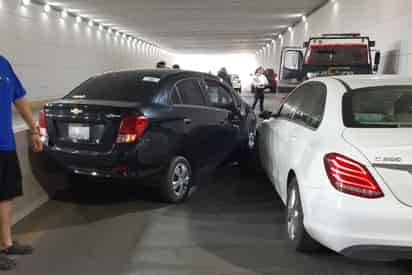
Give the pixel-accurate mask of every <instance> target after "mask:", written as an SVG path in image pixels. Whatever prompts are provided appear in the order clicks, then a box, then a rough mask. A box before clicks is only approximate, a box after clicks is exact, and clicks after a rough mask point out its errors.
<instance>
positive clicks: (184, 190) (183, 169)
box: [160, 156, 192, 203]
mask: <svg viewBox="0 0 412 275" xmlns="http://www.w3.org/2000/svg"><path fill="white" fill-rule="evenodd" d="M161 181H162V182H161V185H160V195H161V199H162V201H164V202H167V203H181V202H183V201H184V200H185V199H186V198H187V196H188V194H189V190H190V187H191V183H192V169H191V166H190V163H189V161H188V160H187V159H186V158H184V157H181V156H179V157H175V158H174V159H172V161H171V162H170V165H169V168H168V170H167V173H166V175H164V176H163V177H162V180H161Z"/></svg>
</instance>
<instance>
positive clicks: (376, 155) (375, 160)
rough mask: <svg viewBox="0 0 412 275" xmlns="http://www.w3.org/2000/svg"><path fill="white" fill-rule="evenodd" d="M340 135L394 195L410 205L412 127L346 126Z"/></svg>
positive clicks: (411, 201) (411, 196)
mask: <svg viewBox="0 0 412 275" xmlns="http://www.w3.org/2000/svg"><path fill="white" fill-rule="evenodd" d="M343 138H344V139H345V140H346V141H347V142H349V143H350V144H351V145H352V146H354V147H355V148H357V149H358V150H359V151H361V153H362V154H364V155H365V156H366V158H367V159H368V160H369V162H370V163H371V165H372V166H373V167H374V168H375V169H376V171H377V172H378V173H379V174H380V175H381V177H382V178H383V180H384V182H385V184H386V185H387V186H388V187H389V189H391V191H392V192H393V194H394V195H395V196H396V198H397V199H398V200H399V201H401V202H402V203H404V204H406V205H408V206H411V207H412V128H379V129H377V128H370V129H359V128H348V129H345V130H344V132H343Z"/></svg>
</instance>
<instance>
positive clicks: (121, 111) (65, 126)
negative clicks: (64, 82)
mask: <svg viewBox="0 0 412 275" xmlns="http://www.w3.org/2000/svg"><path fill="white" fill-rule="evenodd" d="M139 107H140V104H138V103H134V102H133V103H130V102H123V101H103V100H61V101H56V102H53V103H49V104H48V105H47V106H46V107H45V116H46V122H47V130H48V134H49V145H50V146H56V147H58V148H65V149H73V150H87V151H96V152H104V151H109V150H110V149H111V148H113V146H114V144H115V141H116V136H117V132H118V129H119V126H120V122H121V119H122V118H123V117H125V116H128V115H136V114H139Z"/></svg>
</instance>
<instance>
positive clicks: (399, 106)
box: [343, 86, 412, 128]
mask: <svg viewBox="0 0 412 275" xmlns="http://www.w3.org/2000/svg"><path fill="white" fill-rule="evenodd" d="M343 118H344V124H345V126H346V127H355V128H383V127H388V128H400V127H408V128H410V127H412V86H388V87H374V88H364V89H359V90H354V91H351V92H348V93H346V94H345V96H344V98H343Z"/></svg>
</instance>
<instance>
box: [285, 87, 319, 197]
mask: <svg viewBox="0 0 412 275" xmlns="http://www.w3.org/2000/svg"><path fill="white" fill-rule="evenodd" d="M302 90H303V93H302V96H303V98H302V100H301V101H300V104H299V106H298V107H297V109H296V111H295V114H294V117H293V121H294V123H295V125H296V127H295V128H294V130H293V133H292V138H291V143H292V144H291V151H290V160H289V165H290V167H291V168H294V169H295V172H296V173H299V175H298V176H300V177H303V178H301V179H300V183H301V184H303V183H304V182H305V181H304V176H305V175H306V168H308V167H309V166H308V165H305V163H310V162H312V159H311V157H312V156H313V153H314V152H316V151H317V149H318V147H319V146H320V143H319V139H318V138H317V129H318V127H319V126H320V124H321V122H322V119H323V113H324V109H325V103H326V86H325V85H324V84H322V83H320V82H309V83H307V84H305V85H304V86H302ZM284 192H286V190H284Z"/></svg>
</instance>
